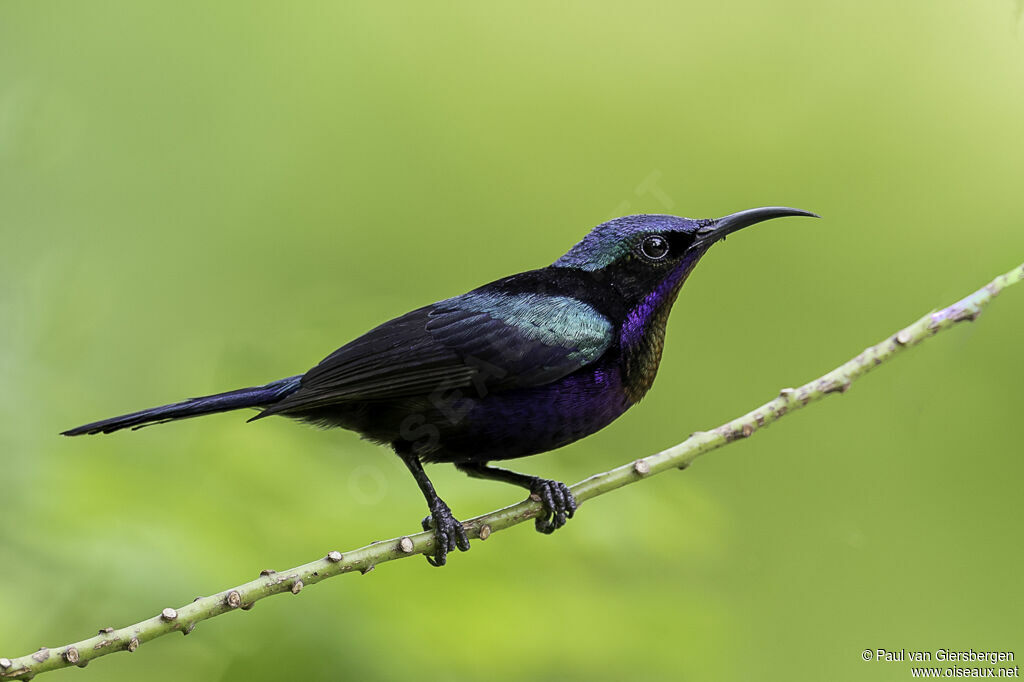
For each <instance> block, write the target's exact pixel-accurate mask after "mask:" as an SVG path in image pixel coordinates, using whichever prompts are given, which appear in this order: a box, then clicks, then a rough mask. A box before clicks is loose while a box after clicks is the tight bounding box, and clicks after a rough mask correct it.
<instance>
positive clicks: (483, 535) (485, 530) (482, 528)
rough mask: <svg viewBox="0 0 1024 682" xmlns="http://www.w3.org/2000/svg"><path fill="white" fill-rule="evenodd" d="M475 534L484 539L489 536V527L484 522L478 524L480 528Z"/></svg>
mask: <svg viewBox="0 0 1024 682" xmlns="http://www.w3.org/2000/svg"><path fill="white" fill-rule="evenodd" d="M477 536H478V537H479V538H480V539H481V540H486V539H487V538H489V537H491V527H490V526H489V525H487V524H486V523H485V524H484V525H482V526H480V530H479V531H478V532H477Z"/></svg>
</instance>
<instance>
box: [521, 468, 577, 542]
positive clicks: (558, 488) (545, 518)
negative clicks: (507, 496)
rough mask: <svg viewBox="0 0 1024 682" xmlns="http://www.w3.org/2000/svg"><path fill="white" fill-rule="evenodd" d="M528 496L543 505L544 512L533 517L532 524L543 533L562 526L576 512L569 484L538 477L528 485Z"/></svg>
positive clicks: (574, 499)
mask: <svg viewBox="0 0 1024 682" xmlns="http://www.w3.org/2000/svg"><path fill="white" fill-rule="evenodd" d="M530 497H532V498H535V499H537V500H539V501H540V503H541V504H543V505H544V514H543V515H541V516H538V517H537V518H536V519H535V521H534V526H535V527H536V528H537V531H538V532H541V533H544V534H545V535H547V534H550V533H554V532H555V531H556V530H558V529H559V528H561V527H562V526H564V525H565V522H566V521H567V520H568V519H571V518H572V516H573V514H575V513H576V507H577V504H576V498H575V497H573V494H572V491H570V490H569V486H567V485H566V484H564V483H562V482H561V481H549V480H547V479H544V478H538V479H537V480H535V481H534V482H533V484H532V485H531V486H530Z"/></svg>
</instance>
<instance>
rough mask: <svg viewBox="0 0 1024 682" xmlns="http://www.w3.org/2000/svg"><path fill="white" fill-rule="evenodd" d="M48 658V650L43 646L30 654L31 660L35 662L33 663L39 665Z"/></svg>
mask: <svg viewBox="0 0 1024 682" xmlns="http://www.w3.org/2000/svg"><path fill="white" fill-rule="evenodd" d="M49 657H50V650H49V649H47V648H46V647H45V646H41V647H39V651H37V652H35V653H34V654H32V659H33V660H35V661H38V662H39V663H42V662H43V661H45V660H46V659H48V658H49Z"/></svg>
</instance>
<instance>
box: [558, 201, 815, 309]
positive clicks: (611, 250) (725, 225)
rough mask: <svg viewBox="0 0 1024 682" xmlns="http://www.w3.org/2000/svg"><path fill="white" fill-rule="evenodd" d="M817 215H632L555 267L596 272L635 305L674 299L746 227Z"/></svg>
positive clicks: (605, 227) (599, 230) (786, 211)
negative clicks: (719, 246)
mask: <svg viewBox="0 0 1024 682" xmlns="http://www.w3.org/2000/svg"><path fill="white" fill-rule="evenodd" d="M786 216H811V217H815V218H817V217H818V216H817V215H816V214H814V213H811V212H809V211H802V210H800V209H797V208H785V207H781V206H768V207H764V208H752V209H749V210H746V211H740V212H739V213H733V214H732V215H727V216H725V217H724V218H715V219H701V220H695V219H692V218H679V217H677V216H672V215H631V216H625V217H622V218H616V219H614V220H609V221H608V222H606V223H602V224H601V225H598V226H597V227H595V228H594V229H593V230H591V231H590V233H589V234H587V236H586V237H584V238H583V240H582V241H580V243H578V244H576V246H574V247H572V248H571V249H569V252H568V253H566V254H565V255H564V256H562V257H561V258H559V259H558V260H557V261H555V262H554V263H553V267H559V268H575V269H578V270H584V271H586V272H591V273H593V274H594V275H595V277H598V278H600V279H604V280H606V281H607V282H608V284H609V285H611V286H612V287H614V288H615V289H616V290H618V291H619V293H620V294H622V296H623V297H624V298H625V299H626V300H627V301H630V302H633V303H637V304H638V303H640V302H641V301H642V300H644V299H645V298H647V297H649V296H652V295H657V298H658V299H659V301H660V302H664V301H667V302H668V303H669V304H670V305H671V300H673V299H674V298H675V295H676V293H678V291H679V287H680V286H681V285H682V283H683V282H684V281H685V280H686V276H687V275H688V274H689V273H690V271H691V270H692V269H693V268H694V266H695V265H696V264H697V261H699V260H700V258H701V256H703V255H704V254H705V253H706V252H707V250H708V249H709V248H711V245H712V244H714V243H715V242H719V241H721V240H723V239H725V237H726V236H727V235H730V234H732V233H733V232H736V231H738V230H742V229H743V228H745V227H749V226H751V225H754V224H756V223H760V222H763V221H765V220H771V219H772V218H783V217H786Z"/></svg>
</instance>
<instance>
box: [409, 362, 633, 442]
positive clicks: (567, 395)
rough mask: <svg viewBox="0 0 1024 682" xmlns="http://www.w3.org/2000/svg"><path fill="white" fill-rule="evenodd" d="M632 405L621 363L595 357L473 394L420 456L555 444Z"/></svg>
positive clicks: (581, 435) (597, 427)
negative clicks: (557, 374)
mask: <svg viewBox="0 0 1024 682" xmlns="http://www.w3.org/2000/svg"><path fill="white" fill-rule="evenodd" d="M631 405H632V403H631V402H630V401H629V399H628V398H627V396H626V394H625V392H624V391H623V376H622V370H621V367H620V366H619V365H618V364H617V363H614V362H600V363H597V364H596V365H593V366H588V367H586V368H583V369H581V370H579V371H577V372H574V373H572V374H570V375H568V376H565V377H563V378H562V379H560V380H558V381H556V382H553V383H551V384H547V385H544V386H537V387H531V388H522V389H514V390H509V391H502V392H500V393H494V394H491V395H488V396H486V397H485V398H482V399H479V400H473V401H472V405H471V406H469V407H468V409H466V410H465V411H464V414H463V417H462V418H461V419H459V420H458V424H452V425H451V428H445V429H442V433H441V437H440V439H439V442H438V446H439V447H438V448H437V449H436V450H435V451H433V452H429V453H424V458H425V459H428V460H433V461H471V460H477V461H489V460H501V459H513V458H516V457H525V456H527V455H534V454H537V453H541V452H546V451H548V450H554V449H555V448H559V447H562V446H563V445H568V444H569V443H572V442H574V441H577V440H579V439H581V438H584V437H586V436H589V435H590V434H592V433H594V432H596V431H599V430H600V429H602V428H604V427H605V426H607V425H608V424H610V423H612V422H613V421H615V419H617V418H618V417H619V416H621V415H622V413H624V412H625V411H626V410H627V409H629V407H630V406H631Z"/></svg>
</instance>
